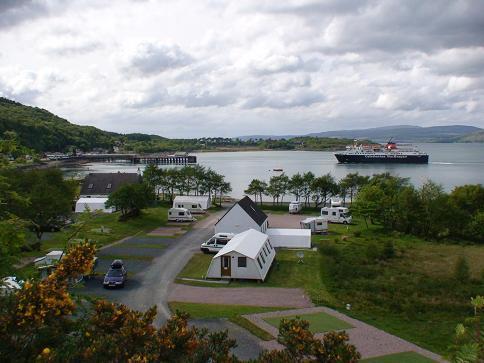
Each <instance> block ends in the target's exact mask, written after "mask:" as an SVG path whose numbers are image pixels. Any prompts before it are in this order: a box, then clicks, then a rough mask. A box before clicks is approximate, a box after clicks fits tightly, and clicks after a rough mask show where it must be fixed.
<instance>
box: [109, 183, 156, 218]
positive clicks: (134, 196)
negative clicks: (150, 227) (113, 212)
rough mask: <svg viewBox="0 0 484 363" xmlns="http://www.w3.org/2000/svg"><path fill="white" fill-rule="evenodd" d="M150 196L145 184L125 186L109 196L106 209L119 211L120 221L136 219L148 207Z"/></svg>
mask: <svg viewBox="0 0 484 363" xmlns="http://www.w3.org/2000/svg"><path fill="white" fill-rule="evenodd" d="M150 194H151V190H150V189H149V187H148V186H147V185H146V184H125V185H122V186H121V187H119V188H118V190H116V191H114V192H113V193H111V194H110V195H109V198H108V200H107V202H106V207H107V208H112V207H114V208H116V209H118V210H121V216H122V219H126V218H127V217H131V216H132V217H136V216H138V215H139V214H140V213H141V210H142V209H143V208H146V207H147V206H148V204H149V201H150V200H151V198H150Z"/></svg>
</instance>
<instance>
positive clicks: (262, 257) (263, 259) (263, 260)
mask: <svg viewBox="0 0 484 363" xmlns="http://www.w3.org/2000/svg"><path fill="white" fill-rule="evenodd" d="M260 258H261V259H262V262H264V263H266V260H265V258H264V256H262V252H261V253H260Z"/></svg>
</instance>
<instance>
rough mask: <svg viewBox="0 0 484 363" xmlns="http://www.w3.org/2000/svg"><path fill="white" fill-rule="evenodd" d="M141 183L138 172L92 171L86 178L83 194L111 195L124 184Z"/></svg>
mask: <svg viewBox="0 0 484 363" xmlns="http://www.w3.org/2000/svg"><path fill="white" fill-rule="evenodd" d="M136 183H141V176H140V175H138V174H137V173H90V174H88V175H87V176H86V178H85V179H84V182H83V183H82V188H81V195H89V194H93V195H109V194H111V193H112V192H114V191H116V190H118V189H119V187H120V186H121V185H123V184H136Z"/></svg>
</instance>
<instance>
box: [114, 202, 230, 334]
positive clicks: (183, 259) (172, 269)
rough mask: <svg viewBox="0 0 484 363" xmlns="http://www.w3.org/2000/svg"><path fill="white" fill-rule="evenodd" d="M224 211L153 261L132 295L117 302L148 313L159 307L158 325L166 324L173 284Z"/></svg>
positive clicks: (187, 234)
mask: <svg viewBox="0 0 484 363" xmlns="http://www.w3.org/2000/svg"><path fill="white" fill-rule="evenodd" d="M223 213H224V211H219V212H217V213H215V214H213V215H210V216H208V217H207V218H206V219H203V220H201V221H200V222H198V223H197V224H195V225H194V227H193V229H192V230H190V231H189V232H187V233H186V234H185V235H184V236H181V237H180V238H178V239H177V240H176V241H174V243H171V244H170V245H169V246H168V247H167V248H166V250H164V253H163V254H162V255H161V256H158V257H156V258H154V259H153V261H152V263H151V264H150V265H149V266H148V268H147V269H146V270H145V271H142V272H140V274H141V275H142V279H140V283H139V285H138V286H136V287H135V288H134V289H133V290H132V291H130V292H129V294H119V299H118V301H119V302H120V303H122V304H125V305H128V306H129V307H131V308H133V309H136V310H139V311H146V310H147V309H148V308H150V307H151V306H153V305H156V306H157V309H158V314H157V316H156V321H155V324H157V325H161V324H163V323H164V322H165V321H166V320H167V319H168V318H169V317H170V315H171V313H170V309H169V308H168V305H167V301H168V299H167V297H168V294H169V292H170V289H171V283H172V281H173V280H174V279H175V277H176V276H177V275H178V273H179V272H180V271H181V269H182V268H183V266H185V264H186V263H187V262H188V261H189V260H190V258H191V256H192V255H193V254H194V253H195V252H197V251H199V249H200V243H202V242H203V241H205V240H207V239H208V238H210V237H211V236H212V235H213V225H214V223H215V222H216V221H217V220H218V219H219V218H220V217H221V215H222V214H223Z"/></svg>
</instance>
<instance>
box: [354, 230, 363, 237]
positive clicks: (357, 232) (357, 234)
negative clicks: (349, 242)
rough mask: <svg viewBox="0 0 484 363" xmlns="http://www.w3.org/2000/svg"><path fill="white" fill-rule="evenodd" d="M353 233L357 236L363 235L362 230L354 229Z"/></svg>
mask: <svg viewBox="0 0 484 363" xmlns="http://www.w3.org/2000/svg"><path fill="white" fill-rule="evenodd" d="M353 235H354V236H355V237H361V231H354V232H353Z"/></svg>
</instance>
